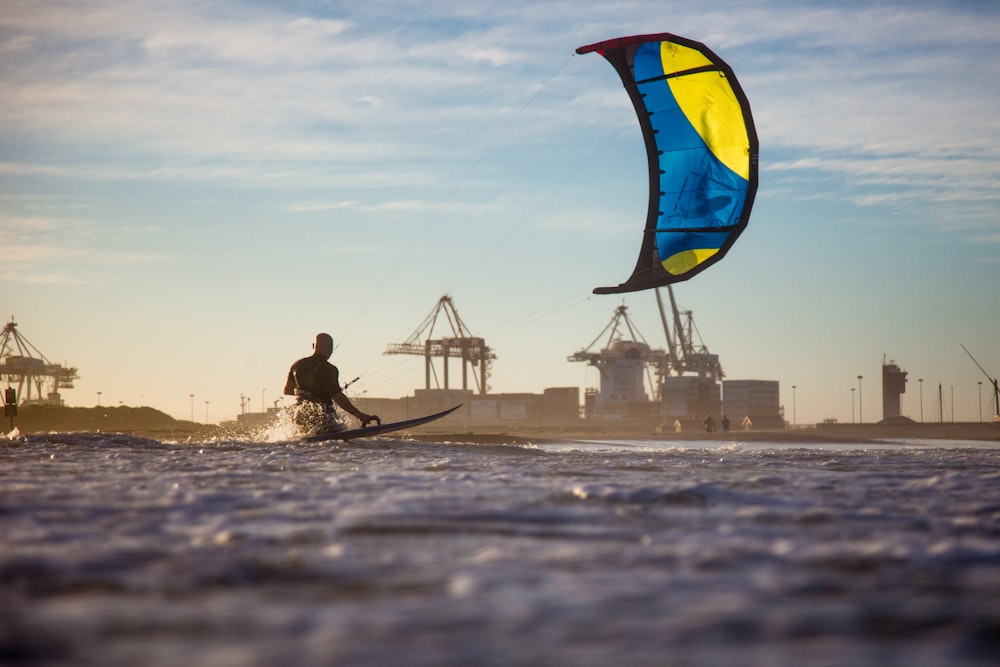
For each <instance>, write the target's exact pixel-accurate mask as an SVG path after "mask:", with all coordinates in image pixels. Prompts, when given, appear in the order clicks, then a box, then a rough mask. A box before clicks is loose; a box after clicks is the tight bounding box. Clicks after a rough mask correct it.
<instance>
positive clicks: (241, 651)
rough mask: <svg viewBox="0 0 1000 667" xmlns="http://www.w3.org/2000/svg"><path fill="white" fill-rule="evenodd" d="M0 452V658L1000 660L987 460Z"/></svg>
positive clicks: (565, 453) (587, 452) (126, 448)
mask: <svg viewBox="0 0 1000 667" xmlns="http://www.w3.org/2000/svg"><path fill="white" fill-rule="evenodd" d="M734 438H735V440H734V441H733V442H730V443H719V442H698V441H691V442H681V443H677V442H671V443H658V442H632V441H590V442H563V443H548V444H544V445H523V444H522V445H517V444H475V443H463V442H434V441H430V440H423V441H421V440H390V439H369V440H361V441H355V442H353V443H350V444H341V443H335V444H299V443H297V442H294V441H287V440H285V441H280V440H279V441H259V442H258V441H238V440H220V441H212V442H159V441H157V440H152V439H146V438H140V437H135V436H121V435H108V434H100V433H73V434H46V435H30V436H17V437H14V438H13V439H3V440H0V664H4V665H7V664H10V665H18V664H31V665H100V666H117V665H123V666H124V665H129V666H132V665H142V666H144V667H157V666H160V665H163V666H168V665H169V666H175V665H184V666H186V667H193V666H200V665H206V666H208V665H211V666H213V667H220V666H222V667H225V666H229V665H232V666H240V667H243V666H258V665H259V666H270V665H275V666H281V667H291V666H292V665H351V666H362V667H365V666H372V667H374V666H379V667H381V666H385V665H416V666H425V665H426V666H431V665H486V666H493V665H496V666H500V665H574V666H584V667H586V666H595V667H596V666H601V667H605V666H608V665H657V666H661V665H713V666H715V665H768V666H781V665H790V666H791V665H795V666H799V665H877V666H878V667H892V666H894V665H900V666H903V665H905V666H907V667H921V666H927V667H931V666H933V667H938V666H940V665H997V664H1000V445H997V444H996V443H992V444H991V443H975V442H941V441H938V442H934V441H921V442H912V443H907V442H897V443H893V444H888V445H868V446H862V445H849V444H844V445H836V444H830V445H815V444H810V445H796V444H789V443H761V442H754V443H740V442H739V441H738V438H739V434H734Z"/></svg>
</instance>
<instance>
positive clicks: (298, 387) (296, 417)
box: [292, 359, 347, 435]
mask: <svg viewBox="0 0 1000 667" xmlns="http://www.w3.org/2000/svg"><path fill="white" fill-rule="evenodd" d="M324 361H325V360H324V359H319V360H318V361H317V362H316V363H315V364H314V365H313V366H312V368H293V369H292V378H293V379H294V380H295V406H294V407H293V408H292V421H294V422H295V425H296V426H298V427H299V428H300V429H301V430H302V431H303V432H304V433H305V434H306V435H316V434H319V433H326V432H332V431H341V430H344V429H345V428H347V427H346V426H345V425H344V424H343V423H342V422H341V421H340V416H339V415H338V414H337V410H336V408H335V407H334V405H333V396H331V395H330V392H329V390H327V388H326V387H324V386H323V383H322V382H321V381H320V379H319V377H318V374H319V369H320V368H321V367H322V365H323V363H324ZM303 365H304V364H303Z"/></svg>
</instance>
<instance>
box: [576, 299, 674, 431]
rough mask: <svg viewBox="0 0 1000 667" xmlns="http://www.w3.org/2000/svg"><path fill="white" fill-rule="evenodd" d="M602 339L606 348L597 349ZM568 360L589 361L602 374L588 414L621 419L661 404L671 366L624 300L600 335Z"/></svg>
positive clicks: (589, 399) (588, 398) (590, 394)
mask: <svg viewBox="0 0 1000 667" xmlns="http://www.w3.org/2000/svg"><path fill="white" fill-rule="evenodd" d="M602 339H604V343H603V347H601V349H600V350H597V351H593V348H594V346H595V345H597V343H598V341H600V340H602ZM567 361H585V362H587V363H588V364H589V365H591V366H594V367H595V368H597V370H598V372H599V373H600V378H601V387H600V391H597V392H595V391H594V390H592V389H590V390H588V391H587V396H586V401H587V413H588V416H589V415H591V414H593V415H595V416H608V415H615V416H617V417H619V418H623V417H628V416H635V415H636V414H638V413H642V412H644V411H648V408H649V407H651V406H653V405H655V404H657V403H659V401H660V387H661V386H662V384H663V377H664V375H665V373H666V372H667V369H668V367H669V361H668V356H667V353H666V352H664V351H663V350H662V349H653V348H652V347H650V346H649V344H648V343H647V342H646V340H645V339H644V338H643V336H642V334H641V333H639V330H638V329H637V328H636V326H635V324H634V323H633V322H632V320H631V319H630V318H629V316H628V306H626V305H625V304H624V303H622V304H621V305H620V306H618V307H617V308H616V309H615V314H614V315H613V316H612V318H611V321H610V322H609V323H608V325H607V326H606V327H604V330H603V331H601V333H599V334H598V335H597V338H595V339H594V340H593V341H592V342H591V343H590V345H588V346H587V347H585V348H584V349H582V350H580V351H578V352H575V353H574V354H572V355H570V356H569V357H567ZM653 373H655V376H656V378H655V380H654V379H653V377H652V374H653ZM644 376H645V382H644V379H643V378H644ZM646 382H648V384H649V386H650V388H651V389H652V391H653V397H654V399H653V403H650V401H649V397H648V395H647V394H646V389H645V384H646Z"/></svg>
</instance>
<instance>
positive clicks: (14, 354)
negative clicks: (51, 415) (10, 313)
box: [0, 317, 79, 405]
mask: <svg viewBox="0 0 1000 667" xmlns="http://www.w3.org/2000/svg"><path fill="white" fill-rule="evenodd" d="M0 377H2V378H4V379H6V380H7V382H8V384H9V383H12V382H16V383H17V399H18V402H20V403H55V404H57V405H59V404H61V403H62V399H61V398H60V396H59V390H60V389H72V388H73V380H76V379H78V378H79V376H78V375H77V372H76V369H75V368H68V367H66V366H62V365H61V364H53V363H52V362H50V361H49V360H48V359H46V358H45V355H44V354H42V353H41V352H39V350H38V348H37V347H35V346H34V345H32V344H31V343H30V342H28V339H26V338H25V337H24V336H22V335H21V333H20V332H19V331H18V330H17V323H16V322H14V318H13V317H11V318H10V322H8V323H7V324H5V325H4V328H3V337H2V338H0ZM46 384H48V385H49V391H47V392H45V393H44V394H43V392H42V388H43V387H44V386H45V385H46ZM25 387H27V389H28V392H27V395H26V396H25V395H24V393H23V391H24V388H25ZM32 388H34V389H35V398H32Z"/></svg>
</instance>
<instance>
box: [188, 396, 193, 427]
mask: <svg viewBox="0 0 1000 667" xmlns="http://www.w3.org/2000/svg"><path fill="white" fill-rule="evenodd" d="M188 398H190V399H191V423H194V394H188Z"/></svg>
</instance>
